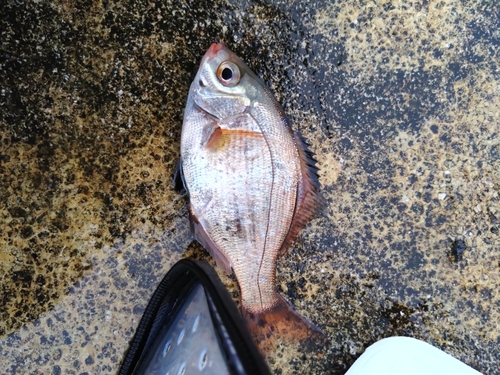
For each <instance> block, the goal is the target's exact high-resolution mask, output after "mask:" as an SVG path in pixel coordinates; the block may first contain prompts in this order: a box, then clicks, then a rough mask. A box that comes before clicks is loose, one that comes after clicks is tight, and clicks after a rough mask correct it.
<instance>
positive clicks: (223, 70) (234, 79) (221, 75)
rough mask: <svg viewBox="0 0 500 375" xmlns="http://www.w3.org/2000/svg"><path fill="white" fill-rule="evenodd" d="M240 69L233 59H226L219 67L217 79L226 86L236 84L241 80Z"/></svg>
mask: <svg viewBox="0 0 500 375" xmlns="http://www.w3.org/2000/svg"><path fill="white" fill-rule="evenodd" d="M240 78H241V75H240V69H239V68H238V65H236V64H235V63H233V62H232V61H224V62H223V63H222V64H220V65H219V68H217V79H218V80H219V81H220V83H222V84H223V85H224V86H234V85H236V84H237V83H238V82H239V81H240Z"/></svg>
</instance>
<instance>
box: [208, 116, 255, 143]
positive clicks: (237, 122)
mask: <svg viewBox="0 0 500 375" xmlns="http://www.w3.org/2000/svg"><path fill="white" fill-rule="evenodd" d="M238 136H243V137H259V138H261V137H263V136H264V135H263V134H262V133H261V132H260V131H258V127H257V126H256V124H255V120H254V119H253V118H252V117H250V116H248V115H246V114H245V115H239V116H237V117H235V118H231V119H226V120H223V121H222V120H221V121H219V122H215V121H214V122H209V123H207V125H206V126H205V128H204V129H203V133H202V138H201V144H202V145H203V146H204V147H207V148H214V147H216V146H217V145H218V144H219V142H220V140H221V139H222V138H225V137H238Z"/></svg>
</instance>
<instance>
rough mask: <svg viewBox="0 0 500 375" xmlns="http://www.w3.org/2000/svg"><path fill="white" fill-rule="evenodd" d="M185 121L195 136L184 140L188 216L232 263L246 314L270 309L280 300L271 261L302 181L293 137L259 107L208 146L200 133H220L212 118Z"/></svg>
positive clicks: (277, 119) (199, 116)
mask: <svg viewBox="0 0 500 375" xmlns="http://www.w3.org/2000/svg"><path fill="white" fill-rule="evenodd" d="M188 121H191V122H194V123H196V126H193V125H194V124H193V123H192V124H191V128H195V129H198V131H197V132H196V131H193V132H191V133H192V134H186V135H185V138H186V139H183V140H182V141H181V142H182V143H185V144H186V145H190V147H189V151H187V150H186V152H185V153H184V154H183V155H182V163H183V169H184V178H185V181H186V184H187V186H188V190H189V194H190V203H191V208H192V211H193V213H194V215H195V216H196V218H197V219H198V221H199V222H200V224H201V225H202V226H203V228H204V230H205V232H206V233H207V234H208V236H209V237H210V239H211V240H212V242H213V243H214V244H215V246H216V247H217V248H218V250H219V251H220V252H221V253H222V254H223V256H224V257H225V258H226V259H227V260H228V261H229V263H230V264H231V266H232V269H233V271H234V273H235V275H236V278H237V279H238V283H239V284H240V289H241V299H242V304H243V305H244V306H245V308H246V309H248V310H251V311H256V312H257V311H261V310H265V309H269V308H270V307H272V306H273V305H275V304H276V303H277V298H279V296H277V294H276V287H275V268H276V258H277V255H278V252H279V250H280V249H281V246H282V245H283V242H284V240H285V238H286V236H287V234H288V231H289V229H290V224H291V222H292V218H293V214H294V210H295V204H296V197H297V186H298V183H299V177H300V161H299V160H298V154H297V150H296V145H295V144H294V139H293V136H292V135H291V133H290V132H289V130H288V129H287V128H286V127H285V125H284V124H283V123H282V122H281V119H280V117H279V116H276V115H274V116H273V115H272V114H269V111H266V110H265V108H263V107H261V108H259V107H258V106H255V107H254V108H252V111H251V112H250V113H247V114H242V115H241V116H239V117H237V118H235V119H233V121H232V123H229V124H224V129H226V131H224V132H222V133H221V135H220V136H219V137H218V138H217V140H216V141H215V143H214V144H211V146H210V147H207V146H206V144H204V141H203V133H204V132H200V131H199V129H203V128H204V127H206V126H217V124H212V122H213V121H214V120H213V118H210V117H209V116H206V115H205V114H203V113H192V115H191V117H190V118H189V119H188ZM265 121H274V124H266V123H265ZM207 123H210V124H209V125H207ZM240 130H245V131H244V132H242V131H240ZM183 136H184V134H183ZM187 138H190V139H187Z"/></svg>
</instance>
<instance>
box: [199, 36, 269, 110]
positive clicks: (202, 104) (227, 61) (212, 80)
mask: <svg viewBox="0 0 500 375" xmlns="http://www.w3.org/2000/svg"><path fill="white" fill-rule="evenodd" d="M263 87H264V85H263V83H262V81H261V80H260V78H258V77H257V76H256V75H255V73H254V72H253V71H252V70H251V69H250V68H249V67H248V66H247V65H246V64H245V63H244V62H243V61H242V60H241V59H240V58H239V57H238V56H236V55H235V54H234V53H233V52H231V51H230V50H229V49H228V48H227V47H226V46H225V45H224V44H223V43H214V44H212V45H211V46H210V48H209V49H208V51H207V52H206V53H205V55H204V56H203V59H202V60H201V64H200V68H199V69H198V73H197V74H196V77H195V79H194V81H193V83H192V84H191V89H190V95H191V96H192V99H193V100H194V102H195V103H196V105H197V106H198V107H199V108H201V109H202V110H203V111H205V112H207V113H209V114H210V115H212V116H214V117H216V118H218V119H225V118H229V117H231V116H236V115H238V114H240V113H244V112H245V111H246V110H247V109H249V108H250V107H251V106H252V103H253V102H254V101H255V100H256V99H257V98H258V97H259V95H260V92H261V91H262V88H263Z"/></svg>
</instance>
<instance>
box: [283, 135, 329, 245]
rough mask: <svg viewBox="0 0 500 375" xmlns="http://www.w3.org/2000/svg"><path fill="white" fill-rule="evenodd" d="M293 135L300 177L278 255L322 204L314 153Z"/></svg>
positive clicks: (299, 137)
mask: <svg viewBox="0 0 500 375" xmlns="http://www.w3.org/2000/svg"><path fill="white" fill-rule="evenodd" d="M294 137H295V142H296V144H297V149H298V151H299V156H300V166H301V171H302V178H301V180H300V181H299V186H298V188H297V200H296V204H295V213H294V216H293V220H292V223H291V224H290V229H289V231H288V235H287V237H286V239H285V242H284V243H283V245H282V246H281V249H280V253H279V254H280V255H283V254H284V253H285V252H286V251H287V249H288V248H289V247H290V244H291V243H292V242H293V241H294V240H295V238H296V237H297V234H298V233H299V232H300V230H301V229H302V228H303V227H304V226H305V225H306V223H307V221H308V220H309V219H311V217H313V216H314V214H315V213H317V212H318V210H319V209H320V207H321V206H324V199H323V198H322V197H321V195H320V193H319V188H320V185H319V176H318V167H316V160H315V159H314V154H313V153H312V152H311V151H310V150H309V148H308V146H307V144H306V142H305V141H304V139H303V138H302V136H301V135H300V134H298V133H295V135H294Z"/></svg>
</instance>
